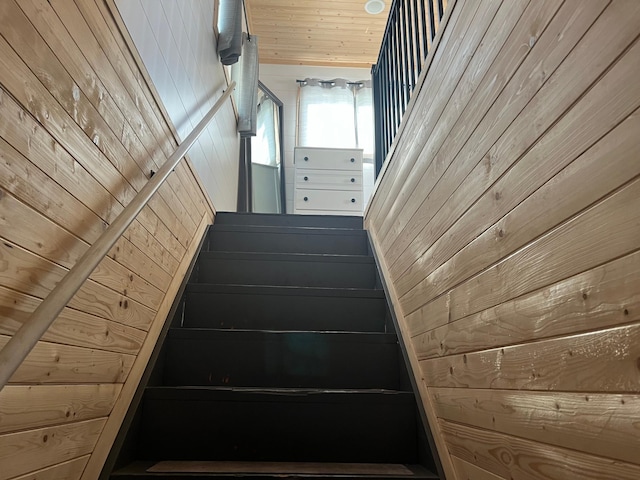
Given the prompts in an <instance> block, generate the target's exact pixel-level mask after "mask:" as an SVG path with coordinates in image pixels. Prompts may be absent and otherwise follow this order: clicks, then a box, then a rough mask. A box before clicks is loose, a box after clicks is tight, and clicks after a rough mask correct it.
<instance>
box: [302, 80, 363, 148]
mask: <svg viewBox="0 0 640 480" xmlns="http://www.w3.org/2000/svg"><path fill="white" fill-rule="evenodd" d="M299 85H300V90H299V94H300V101H299V105H298V142H297V143H298V145H299V146H304V147H328V148H362V149H363V150H364V153H365V156H371V155H373V106H372V95H371V87H370V82H368V81H367V82H364V81H363V82H348V81H347V80H344V79H335V80H327V81H325V80H318V79H309V78H308V79H306V80H304V81H299Z"/></svg>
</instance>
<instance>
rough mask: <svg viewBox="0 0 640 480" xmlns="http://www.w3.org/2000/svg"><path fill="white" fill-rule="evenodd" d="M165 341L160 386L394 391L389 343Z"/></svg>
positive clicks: (317, 337)
mask: <svg viewBox="0 0 640 480" xmlns="http://www.w3.org/2000/svg"><path fill="white" fill-rule="evenodd" d="M226 333H228V334H226V335H219V336H218V337H217V338H215V339H196V338H190V339H185V338H175V337H173V338H172V337H170V338H168V339H167V347H166V348H167V352H166V355H167V356H166V367H165V377H164V381H165V385H212V386H235V387H239V386H240V387H242V386H250V387H282V388H289V387H292V388H293V387H301V388H306V387H308V388H376V389H399V388H400V375H399V363H398V362H399V359H400V357H399V352H398V345H397V344H394V343H368V342H367V341H366V340H364V341H363V340H361V339H360V338H359V337H360V335H357V334H353V335H352V336H353V341H344V338H342V337H341V338H340V339H339V340H336V339H334V338H332V336H328V335H326V334H319V333H318V334H314V333H306V334H301V333H295V334H289V333H282V334H278V335H275V334H272V335H266V336H263V337H262V336H261V337H256V336H255V335H249V334H250V333H253V332H248V333H247V334H244V333H243V332H226Z"/></svg>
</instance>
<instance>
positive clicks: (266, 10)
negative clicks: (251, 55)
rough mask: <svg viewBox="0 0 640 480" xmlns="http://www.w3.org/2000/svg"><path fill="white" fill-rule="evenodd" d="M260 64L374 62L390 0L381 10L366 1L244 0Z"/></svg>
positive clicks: (345, 64)
mask: <svg viewBox="0 0 640 480" xmlns="http://www.w3.org/2000/svg"><path fill="white" fill-rule="evenodd" d="M245 2H246V7H247V18H248V22H249V29H250V32H251V33H252V34H255V35H258V37H259V38H260V40H259V51H260V63H275V64H293V65H329V66H353V67H370V66H371V65H372V64H374V63H375V62H376V60H377V58H378V51H379V49H380V43H381V41H382V36H383V34H384V28H385V25H386V23H387V17H388V14H389V6H390V4H391V0H385V8H384V11H383V12H382V13H379V14H377V15H370V14H368V13H367V12H366V11H365V9H364V5H365V3H366V0H324V1H321V2H320V1H317V0H245Z"/></svg>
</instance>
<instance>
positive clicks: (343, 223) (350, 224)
mask: <svg viewBox="0 0 640 480" xmlns="http://www.w3.org/2000/svg"><path fill="white" fill-rule="evenodd" d="M215 224H216V225H264V226H282V227H318V228H323V227H325V228H353V229H362V217H350V216H337V215H268V214H241V213H240V214H239V213H228V212H220V213H218V214H217V215H216V220H215Z"/></svg>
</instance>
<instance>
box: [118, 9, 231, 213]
mask: <svg viewBox="0 0 640 480" xmlns="http://www.w3.org/2000/svg"><path fill="white" fill-rule="evenodd" d="M116 5H117V6H118V10H119V11H120V14H121V15H122V18H123V20H124V22H125V24H126V26H127V29H128V30H129V33H130V34H131V37H132V38H133V41H134V43H135V44H136V47H137V49H138V51H139V53H140V56H141V57H142V60H143V62H144V64H145V66H146V68H147V70H148V72H149V75H150V77H151V79H152V81H153V83H154V85H155V87H156V89H157V90H158V93H159V94H160V98H161V99H162V101H163V103H164V105H165V107H166V109H167V112H168V113H169V116H170V117H171V120H172V122H173V124H174V125H175V127H176V130H177V131H178V134H179V136H180V138H182V139H184V138H185V137H186V136H187V135H188V134H189V133H190V132H191V130H192V129H193V127H194V126H195V125H196V124H197V123H198V122H199V121H200V119H201V118H202V117H203V116H204V115H205V114H206V113H207V111H208V110H209V109H210V108H211V107H212V106H213V104H214V103H215V101H216V100H217V98H218V97H219V96H220V95H221V93H222V89H223V88H224V86H225V85H226V83H225V78H224V73H223V70H222V65H221V64H220V62H219V60H218V55H217V53H216V39H215V35H214V32H213V0H116ZM238 152H239V137H238V134H237V133H236V118H235V113H234V111H233V107H232V105H231V102H230V101H228V102H226V104H225V105H224V106H223V107H222V109H221V110H220V111H219V112H218V114H217V115H216V117H215V118H214V120H213V122H212V123H211V124H210V126H209V128H208V129H207V131H205V132H204V133H203V135H202V136H201V137H200V140H199V141H198V143H197V144H196V145H194V146H193V147H192V148H191V150H190V151H189V157H190V158H191V161H192V162H193V164H194V166H195V168H196V170H197V172H198V174H199V175H200V178H201V180H202V183H203V184H204V186H205V188H206V190H207V192H208V193H209V196H210V197H211V200H212V201H213V204H214V206H215V208H216V209H217V210H227V211H235V210H236V202H237V185H238Z"/></svg>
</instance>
